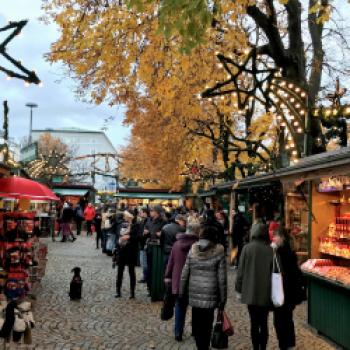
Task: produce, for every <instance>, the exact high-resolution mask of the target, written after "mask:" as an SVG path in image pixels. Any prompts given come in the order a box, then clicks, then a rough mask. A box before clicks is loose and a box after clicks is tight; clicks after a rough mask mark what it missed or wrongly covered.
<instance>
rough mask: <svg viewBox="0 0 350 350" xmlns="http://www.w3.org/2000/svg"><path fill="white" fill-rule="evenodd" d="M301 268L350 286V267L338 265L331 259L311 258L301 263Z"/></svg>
mask: <svg viewBox="0 0 350 350" xmlns="http://www.w3.org/2000/svg"><path fill="white" fill-rule="evenodd" d="M301 269H302V270H303V271H305V272H308V273H313V274H315V275H318V276H321V277H324V278H327V279H329V280H333V281H336V282H338V283H342V284H344V285H347V286H349V287H350V268H349V267H346V266H336V265H335V263H334V262H333V261H332V260H330V259H309V260H307V261H306V262H305V263H304V264H302V265H301Z"/></svg>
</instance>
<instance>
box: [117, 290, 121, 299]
mask: <svg viewBox="0 0 350 350" xmlns="http://www.w3.org/2000/svg"><path fill="white" fill-rule="evenodd" d="M115 297H116V298H121V297H122V293H121V291H120V290H117V294H116V295H115Z"/></svg>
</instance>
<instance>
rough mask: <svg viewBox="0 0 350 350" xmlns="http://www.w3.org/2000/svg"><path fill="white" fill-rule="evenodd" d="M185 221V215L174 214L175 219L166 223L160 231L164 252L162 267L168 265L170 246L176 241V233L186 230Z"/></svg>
mask: <svg viewBox="0 0 350 350" xmlns="http://www.w3.org/2000/svg"><path fill="white" fill-rule="evenodd" d="M186 223H187V220H186V216H185V215H181V214H177V215H176V216H175V221H174V222H171V223H169V224H166V225H165V226H164V227H163V229H162V231H161V236H160V240H161V246H162V247H163V253H164V269H166V267H167V265H168V261H169V256H170V252H171V248H172V247H173V245H174V243H175V242H176V235H177V234H178V233H181V232H185V231H186Z"/></svg>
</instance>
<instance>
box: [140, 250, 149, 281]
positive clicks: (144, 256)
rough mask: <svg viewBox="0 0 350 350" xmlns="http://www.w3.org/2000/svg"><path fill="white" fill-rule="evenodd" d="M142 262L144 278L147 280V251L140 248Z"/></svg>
mask: <svg viewBox="0 0 350 350" xmlns="http://www.w3.org/2000/svg"><path fill="white" fill-rule="evenodd" d="M140 264H141V267H142V274H143V276H142V279H143V280H144V281H147V272H148V271H147V252H146V251H145V250H140Z"/></svg>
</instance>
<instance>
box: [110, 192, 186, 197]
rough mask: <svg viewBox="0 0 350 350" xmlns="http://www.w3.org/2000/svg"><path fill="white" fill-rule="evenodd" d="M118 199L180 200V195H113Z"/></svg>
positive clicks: (137, 193) (157, 193)
mask: <svg viewBox="0 0 350 350" xmlns="http://www.w3.org/2000/svg"><path fill="white" fill-rule="evenodd" d="M114 196H115V197H118V198H130V199H180V198H181V197H182V193H159V192H126V191H123V192H120V193H116V194H115V195H114Z"/></svg>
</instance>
